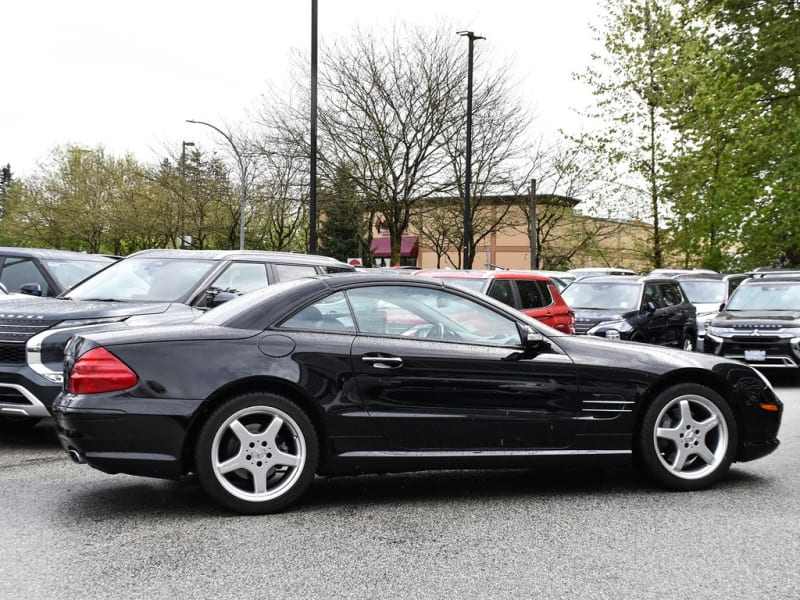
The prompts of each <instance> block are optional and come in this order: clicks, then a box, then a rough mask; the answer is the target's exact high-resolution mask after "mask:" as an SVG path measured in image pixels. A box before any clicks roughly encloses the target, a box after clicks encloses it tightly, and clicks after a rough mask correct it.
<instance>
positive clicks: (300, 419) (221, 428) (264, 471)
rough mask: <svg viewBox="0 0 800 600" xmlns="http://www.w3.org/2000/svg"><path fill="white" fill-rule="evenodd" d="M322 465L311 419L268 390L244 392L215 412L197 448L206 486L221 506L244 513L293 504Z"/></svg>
mask: <svg viewBox="0 0 800 600" xmlns="http://www.w3.org/2000/svg"><path fill="white" fill-rule="evenodd" d="M318 461H319V444H318V442H317V436H316V432H315V431H314V426H313V425H312V423H311V421H310V419H309V418H308V416H307V415H306V414H305V413H304V412H303V410H302V409H301V408H300V407H298V406H297V405H296V404H295V403H294V402H292V401H290V400H288V399H286V398H284V397H283V396H280V395H278V394H272V393H267V392H260V393H249V394H243V395H241V396H237V397H235V398H233V399H231V400H230V401H228V402H226V403H225V404H223V405H222V406H220V407H219V408H217V409H216V410H215V411H214V412H213V413H212V414H211V415H210V416H209V417H208V419H207V420H206V422H205V423H204V424H203V426H202V428H201V430H200V434H199V436H198V440H197V445H196V447H195V465H196V470H197V477H198V480H199V481H200V485H201V486H202V488H203V489H204V490H205V491H206V493H207V494H208V495H209V496H211V497H212V498H213V499H214V500H216V501H217V502H219V503H220V504H221V505H223V506H225V507H226V508H229V509H231V510H234V511H236V512H239V513H245V514H267V513H273V512H277V511H280V510H283V509H284V508H286V507H287V506H289V505H290V504H292V503H293V502H294V501H295V500H297V499H298V498H299V497H300V496H301V495H302V494H303V492H305V491H306V489H307V488H308V486H309V485H310V484H311V481H312V480H313V478H314V473H315V472H316V470H317V463H318ZM226 463H227V464H226Z"/></svg>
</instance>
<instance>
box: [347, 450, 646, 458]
mask: <svg viewBox="0 0 800 600" xmlns="http://www.w3.org/2000/svg"><path fill="white" fill-rule="evenodd" d="M625 454H631V451H630V450H428V451H413V450H407V451H402V450H385V451H377V452H362V451H357V452H345V453H344V454H340V455H339V456H340V457H341V458H470V457H471V458H485V457H489V458H492V457H497V458H502V457H506V456H605V455H614V456H616V455H625Z"/></svg>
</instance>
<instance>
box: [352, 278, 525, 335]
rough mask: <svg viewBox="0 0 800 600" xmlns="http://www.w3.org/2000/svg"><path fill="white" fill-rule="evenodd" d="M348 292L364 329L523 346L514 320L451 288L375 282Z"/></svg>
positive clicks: (381, 332)
mask: <svg viewBox="0 0 800 600" xmlns="http://www.w3.org/2000/svg"><path fill="white" fill-rule="evenodd" d="M347 296H348V298H349V299H350V304H351V306H352V307H353V313H354V316H355V319H356V325H357V327H358V331H359V332H360V333H365V334H377V335H392V336H401V337H407V338H423V339H427V340H432V341H449V342H461V343H474V344H488V345H494V346H510V347H515V348H517V347H519V346H520V337H519V331H518V330H517V324H516V322H515V321H513V320H511V319H508V318H506V317H504V316H502V315H499V314H497V313H496V312H494V311H493V310H491V309H489V308H486V307H484V306H481V305H480V304H477V303H475V302H474V301H472V300H470V299H468V298H464V297H462V296H459V295H457V294H453V293H451V292H449V291H447V290H440V289H430V288H423V287H414V286H406V285H380V286H379V285H376V286H370V287H364V288H357V289H353V290H350V291H348V292H347Z"/></svg>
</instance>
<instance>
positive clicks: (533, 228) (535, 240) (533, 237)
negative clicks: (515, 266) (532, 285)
mask: <svg viewBox="0 0 800 600" xmlns="http://www.w3.org/2000/svg"><path fill="white" fill-rule="evenodd" d="M529 213H530V222H531V223H530V231H529V235H530V243H531V269H534V270H536V269H538V268H539V256H538V255H537V250H538V248H539V232H538V231H537V227H538V224H537V222H536V180H535V179H531V203H530V209H529Z"/></svg>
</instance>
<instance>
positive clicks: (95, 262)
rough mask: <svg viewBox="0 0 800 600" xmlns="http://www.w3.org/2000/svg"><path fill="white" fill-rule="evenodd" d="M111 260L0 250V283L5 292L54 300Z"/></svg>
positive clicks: (35, 250) (52, 252)
mask: <svg viewBox="0 0 800 600" xmlns="http://www.w3.org/2000/svg"><path fill="white" fill-rule="evenodd" d="M113 262H115V259H114V258H112V257H109V256H104V255H101V254H86V253H85V252H72V251H70V250H49V249H41V248H12V247H6V248H0V283H2V284H3V285H4V286H5V288H6V290H8V292H9V293H17V292H21V293H23V294H30V295H32V296H46V297H49V298H54V297H56V296H58V295H59V294H62V293H64V292H65V291H66V290H68V289H69V288H71V287H72V286H74V285H77V284H78V283H80V282H81V281H83V280H84V279H86V278H88V277H91V276H92V275H94V274H95V273H97V271H99V270H101V269H105V268H106V267H107V266H108V265H110V264H112V263H113Z"/></svg>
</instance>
